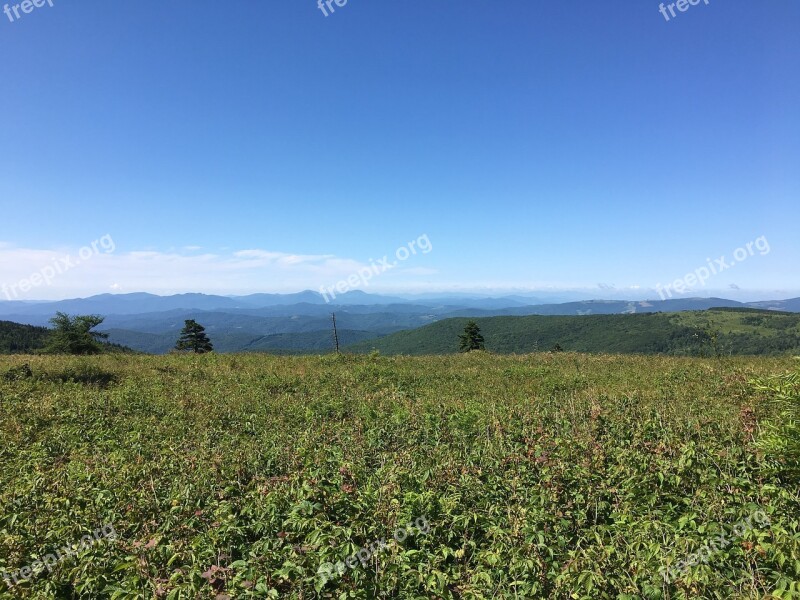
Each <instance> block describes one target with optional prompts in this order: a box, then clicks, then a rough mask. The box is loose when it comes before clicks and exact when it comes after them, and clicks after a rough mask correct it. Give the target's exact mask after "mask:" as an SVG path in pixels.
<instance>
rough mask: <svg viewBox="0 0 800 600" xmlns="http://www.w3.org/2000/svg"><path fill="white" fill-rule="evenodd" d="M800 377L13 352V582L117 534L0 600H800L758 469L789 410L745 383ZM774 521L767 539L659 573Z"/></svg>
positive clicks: (796, 518) (2, 432)
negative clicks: (742, 526)
mask: <svg viewBox="0 0 800 600" xmlns="http://www.w3.org/2000/svg"><path fill="white" fill-rule="evenodd" d="M24 363H27V364H29V365H30V374H28V373H27V371H25V370H22V369H20V367H21V366H22V365H23V364H24ZM794 366H796V361H792V360H791V359H790V358H723V359H698V358H675V357H659V356H650V357H644V356H611V355H581V354H573V353H559V354H535V355H525V356H513V355H509V356H496V355H489V354H485V353H473V354H469V355H455V356H437V357H391V358H386V357H380V356H358V357H353V356H346V355H343V356H335V355H330V356H322V357H274V356H264V355H258V356H255V355H207V356H160V357H151V356H131V355H102V356H97V357H91V358H71V357H30V356H28V357H22V356H15V357H0V374H2V373H3V372H5V371H8V370H11V369H17V370H16V371H14V373H15V374H16V373H20V372H22V373H24V374H25V375H24V376H17V375H15V376H14V377H8V378H4V377H0V436H2V439H3V444H2V447H0V575H2V570H5V571H8V572H15V571H17V570H18V569H20V568H22V567H24V566H26V565H31V564H33V563H34V561H36V560H37V559H39V558H41V557H42V556H44V555H45V554H47V553H50V552H53V551H54V549H56V548H60V547H63V546H64V545H67V544H70V543H77V542H78V541H79V540H80V539H81V537H82V536H84V535H86V534H89V533H91V532H92V531H94V530H95V529H97V528H98V527H101V526H102V525H104V524H113V526H114V528H115V530H116V532H117V535H118V539H117V540H116V541H101V542H99V543H97V544H95V545H93V546H91V547H90V548H88V549H86V550H84V551H82V552H81V553H80V554H79V555H78V556H77V557H75V558H74V559H68V560H64V561H62V562H60V563H59V564H58V565H56V566H55V568H54V569H53V571H52V573H48V572H47V571H45V572H42V573H38V574H36V575H35V576H34V577H33V578H32V579H31V580H30V581H27V582H24V583H20V584H19V585H17V586H16V587H14V588H13V589H7V588H5V587H4V584H3V583H2V580H0V598H37V599H38V598H219V599H224V598H226V597H229V598H305V599H310V598H345V597H346V598H471V599H473V598H474V599H477V598H487V599H488V598H614V599H619V600H624V599H634V598H698V597H702V598H764V597H776V598H777V597H783V598H790V597H798V594H800V591H798V587H799V586H800V584H799V583H798V582H800V497H799V491H798V489H797V488H796V486H795V487H792V486H791V485H787V484H785V483H782V482H781V480H779V479H776V478H774V476H772V475H770V474H769V472H768V471H767V470H766V469H765V468H764V465H765V462H764V461H765V459H764V457H763V456H761V455H760V454H759V452H758V451H757V450H756V449H755V445H754V439H755V437H756V436H757V434H758V431H759V423H760V422H762V421H763V420H764V419H767V418H769V417H772V416H774V414H773V413H771V412H770V410H771V409H770V406H771V405H770V404H769V403H768V402H766V401H765V396H764V392H763V391H761V390H759V389H757V388H756V387H755V386H753V385H751V384H750V383H749V380H751V379H752V378H754V377H761V376H768V375H770V374H775V373H783V372H786V371H787V370H789V369H791V368H792V367H794ZM29 375H30V376H29ZM758 510H763V511H764V513H765V514H766V515H768V517H769V520H770V525H769V526H768V527H755V528H752V529H750V530H747V531H744V532H741V535H739V536H736V537H735V541H734V542H733V543H731V544H730V545H729V546H728V547H726V548H724V549H722V550H720V551H719V552H717V553H715V554H714V555H712V556H711V557H710V558H709V560H708V561H707V562H706V563H699V564H697V565H694V566H692V567H690V568H689V569H688V570H687V571H686V572H685V573H683V574H682V575H681V576H680V577H679V578H678V579H677V580H675V581H674V582H671V583H666V582H665V581H664V578H663V577H662V576H661V575H660V574H659V570H660V569H663V568H668V567H671V566H674V565H675V564H677V563H678V562H680V561H682V560H684V559H685V558H686V557H687V556H689V555H691V554H692V553H693V552H695V551H697V550H698V549H699V548H701V547H702V546H703V545H704V544H706V543H707V542H708V541H709V540H710V539H712V537H713V536H715V535H717V534H718V533H720V532H729V531H730V529H731V528H732V527H733V526H734V524H736V523H738V522H740V521H742V520H743V519H745V518H747V517H748V516H750V515H752V514H753V513H754V511H758ZM420 517H424V518H425V519H426V521H427V523H428V524H429V531H428V532H427V533H426V534H424V535H410V536H409V537H408V538H407V539H406V540H405V541H404V542H403V543H402V544H390V547H389V548H388V549H386V550H385V551H382V552H380V553H378V554H376V555H375V556H373V557H372V558H371V559H369V560H368V561H366V562H367V564H366V566H362V565H361V564H356V566H355V568H349V569H348V570H347V571H346V572H345V573H344V574H342V575H341V576H339V577H336V578H333V579H330V580H329V581H327V582H326V581H325V580H324V578H322V577H320V576H319V575H318V571H319V568H320V566H321V565H323V564H326V563H336V562H338V561H344V560H346V559H347V557H348V556H350V555H351V554H353V553H354V552H356V551H358V550H359V549H360V548H362V547H364V546H366V545H368V544H370V543H372V542H374V541H376V540H380V539H382V538H390V537H391V533H392V532H393V531H394V530H395V528H396V527H398V526H399V525H403V524H405V523H407V522H409V521H413V520H415V519H418V518H420Z"/></svg>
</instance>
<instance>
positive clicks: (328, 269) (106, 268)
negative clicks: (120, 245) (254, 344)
mask: <svg viewBox="0 0 800 600" xmlns="http://www.w3.org/2000/svg"><path fill="white" fill-rule="evenodd" d="M193 248H194V247H193ZM67 257H72V263H74V264H72V265H71V266H70V267H68V268H67V267H64V269H63V272H59V273H57V274H55V275H54V276H50V277H47V278H43V277H42V276H43V274H44V273H47V274H48V275H50V272H51V271H53V270H55V267H56V266H57V265H59V264H60V262H63V261H64V260H65V259H66V258H67ZM77 257H78V249H77V248H66V249H63V248H62V249H58V250H46V249H33V248H17V247H13V246H12V245H10V244H3V243H0V286H3V285H5V286H6V287H5V288H4V289H2V290H0V300H31V299H57V298H64V297H74V296H89V295H92V294H97V293H105V292H109V291H112V292H121V291H126V292H133V291H145V292H151V293H157V294H172V293H181V292H206V293H218V294H240V293H251V292H295V291H298V290H302V289H313V290H319V289H320V287H321V286H323V285H330V284H331V283H335V282H337V281H339V280H341V279H346V278H347V277H348V276H350V275H351V274H353V273H356V272H358V271H359V270H361V269H363V268H365V267H367V266H368V263H364V262H360V261H358V260H354V259H349V258H343V257H337V256H335V255H331V254H324V255H311V254H309V255H303V254H291V253H286V252H276V251H270V250H263V249H258V248H250V249H245V250H237V251H233V252H223V251H218V252H216V253H212V252H204V253H202V254H198V253H197V252H196V250H189V249H188V247H187V248H186V249H184V250H181V251H178V250H172V249H171V250H170V251H167V252H162V251H158V250H153V249H142V250H134V251H129V252H121V251H119V250H115V251H108V252H107V251H106V250H104V249H103V248H99V249H98V251H97V252H93V253H92V255H91V256H89V257H87V258H85V259H84V260H79V259H78V258H77ZM404 271H405V274H406V275H410V274H416V275H427V274H432V273H433V272H435V271H431V270H425V269H422V270H418V269H415V268H409V269H397V270H396V272H395V271H391V272H387V273H385V274H382V275H381V276H380V277H379V278H377V277H376V279H375V280H373V281H372V282H371V285H370V287H371V288H373V289H372V290H371V289H367V288H365V289H366V290H367V291H374V290H375V289H377V287H378V284H379V283H381V284H383V285H391V283H392V280H393V279H395V277H396V276H400V275H402V274H403V272H404ZM43 279H48V280H49V281H48V282H44V281H43ZM378 279H380V282H379V281H378ZM37 281H38V283H37ZM24 282H27V284H25V283H24ZM23 288H26V289H23Z"/></svg>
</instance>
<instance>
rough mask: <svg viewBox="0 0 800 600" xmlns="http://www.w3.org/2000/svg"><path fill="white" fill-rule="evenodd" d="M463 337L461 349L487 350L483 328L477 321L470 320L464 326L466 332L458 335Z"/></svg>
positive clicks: (464, 350) (468, 350)
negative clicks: (482, 333)
mask: <svg viewBox="0 0 800 600" xmlns="http://www.w3.org/2000/svg"><path fill="white" fill-rule="evenodd" d="M458 337H459V338H460V339H461V345H460V347H459V350H461V352H471V351H472V350H485V349H486V348H485V347H484V344H483V336H482V335H481V329H480V327H478V324H477V323H476V322H475V321H470V322H469V323H467V326H466V327H464V333H463V334H462V335H460V336H458Z"/></svg>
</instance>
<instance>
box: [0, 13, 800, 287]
mask: <svg viewBox="0 0 800 600" xmlns="http://www.w3.org/2000/svg"><path fill="white" fill-rule="evenodd" d="M52 2H53V6H52V7H50V6H49V5H48V4H44V6H42V7H41V8H36V9H35V10H33V12H31V13H30V14H22V13H21V18H19V19H15V20H14V21H13V22H12V21H10V20H9V19H8V18H7V17H6V16H5V15H4V14H1V13H0V53H1V54H2V56H3V57H4V59H3V60H2V61H0V81H1V82H2V90H3V93H2V94H0V114H2V115H3V124H2V127H0V149H2V158H3V160H1V161H0V208H1V210H2V218H1V219H0V283H18V282H19V281H21V280H23V279H25V278H28V279H29V278H30V276H31V275H32V274H33V273H37V272H40V271H41V270H42V268H44V267H43V266H44V265H48V264H50V262H52V261H53V260H54V259H55V258H56V257H58V256H63V255H65V254H75V253H77V252H78V250H79V249H80V248H81V247H83V246H87V245H90V244H91V242H92V241H95V240H98V239H99V238H101V237H102V236H104V235H108V236H111V237H112V238H113V240H114V250H113V252H108V253H106V252H99V253H98V255H97V256H95V257H93V258H92V259H91V260H85V261H82V263H81V264H80V265H78V266H76V267H75V268H74V269H71V270H69V272H65V273H63V274H60V275H59V276H58V277H55V278H53V279H52V281H51V285H46V286H45V285H40V286H33V288H32V289H31V290H30V291H29V292H26V293H19V296H18V298H59V297H67V296H75V295H89V294H93V293H101V292H107V291H114V292H129V291H151V292H156V293H172V292H183V291H203V292H215V293H231V294H234V293H247V292H254V291H296V290H299V289H305V288H311V289H318V288H319V287H320V286H323V285H325V286H328V285H331V284H335V283H336V282H337V280H341V279H343V278H346V277H347V276H348V275H349V274H351V273H353V272H354V270H357V269H358V268H361V267H363V265H365V264H368V263H369V261H370V259H380V258H381V257H382V256H384V255H391V254H394V252H395V250H396V249H398V248H400V247H402V246H405V245H406V244H407V243H408V242H410V241H411V240H416V239H418V238H419V237H420V236H422V235H427V236H428V239H429V240H430V242H431V246H432V248H433V249H432V251H430V252H428V253H426V254H424V255H423V254H421V253H420V254H417V255H414V256H412V257H410V258H409V259H408V260H406V261H404V262H402V264H399V265H398V266H397V268H395V269H393V270H392V271H391V272H387V273H384V274H382V275H381V276H380V277H376V278H375V279H374V280H373V282H372V283H371V285H370V286H369V288H367V291H398V290H401V291H402V290H404V291H409V292H414V291H426V290H456V289H458V290H480V291H507V290H512V289H514V290H542V289H562V288H565V289H573V288H587V289H590V290H591V289H595V290H597V294H596V295H597V296H598V297H604V296H610V295H611V294H612V292H611V291H610V288H606V289H600V288H598V287H597V285H598V284H599V283H601V284H603V286H614V290H615V292H614V293H619V294H621V295H622V296H626V295H629V296H631V297H633V296H634V295H636V294H640V295H641V294H643V295H645V296H649V297H653V294H652V293H649V292H648V290H650V289H652V288H653V287H654V286H655V285H656V284H659V283H661V284H663V283H668V282H671V281H673V280H675V279H678V278H681V277H683V276H684V275H685V274H687V273H689V272H693V271H695V270H696V269H697V268H698V267H702V266H703V265H705V264H706V260H707V259H708V258H717V257H720V256H723V255H727V256H730V255H731V254H732V253H733V251H734V250H735V249H736V248H738V247H741V246H744V245H745V244H746V243H747V242H751V241H753V240H756V239H757V238H761V237H763V238H766V239H767V240H768V241H769V248H770V250H769V252H768V253H767V254H763V255H762V254H760V253H756V254H755V255H753V256H750V257H748V258H747V260H744V261H742V262H741V263H740V264H737V265H736V267H735V268H731V269H729V270H728V271H726V272H725V273H720V274H718V275H716V276H714V277H713V278H712V279H711V280H710V281H709V282H708V283H707V284H706V286H705V287H696V288H694V289H691V290H689V292H687V293H691V294H692V295H706V294H707V293H708V292H710V291H712V290H728V291H729V292H730V293H728V294H727V295H728V296H730V297H734V296H735V295H736V294H735V293H734V292H736V293H741V294H755V295H756V296H760V295H763V296H764V297H777V296H781V295H783V296H788V295H798V293H797V290H800V275H799V273H800V271H798V269H797V263H798V258H800V235H798V224H800V110H798V107H800V36H798V35H797V30H798V26H799V25H800V4H798V3H797V2H796V0H771V1H770V2H768V3H755V2H746V1H744V0H725V1H724V2H723V1H722V0H710V2H709V4H708V5H706V4H705V3H704V2H701V3H700V4H699V5H697V6H691V7H689V9H688V10H687V11H686V12H684V13H677V16H676V17H675V18H672V19H671V20H670V21H669V22H667V21H666V20H665V19H664V17H663V16H662V15H661V14H660V13H659V10H658V9H659V5H658V2H653V1H651V0H637V1H636V2H591V3H590V2H578V0H566V1H559V2H555V1H553V2H540V1H532V0H505V1H503V2H498V1H497V0H491V1H490V0H469V1H466V0H462V1H458V2H457V1H455V0H436V1H432V0H402V1H401V0H379V1H374V0H371V1H367V0H349V1H348V3H347V4H346V5H345V6H344V7H341V8H336V11H335V13H334V14H330V15H329V16H328V17H325V16H324V15H323V14H322V12H321V11H320V10H319V9H318V8H317V5H316V2H315V1H314V0H267V1H262V2H256V1H254V0H246V1H245V0H237V1H233V2H228V3H220V2H213V3H212V2H209V1H206V0H192V1H191V2H189V1H188V0H176V1H172V2H169V3H167V2H163V0H162V1H159V2H157V1H156V0H138V1H136V2H125V3H122V2H119V3H117V2H113V3H112V2H107V1H100V0H81V2H72V1H69V2H68V1H66V0H52ZM2 4H3V2H2V1H0V5H2ZM9 4H10V6H11V7H12V8H13V6H14V4H16V3H15V2H12V3H9ZM12 14H13V12H12ZM731 286H736V287H738V288H741V289H740V290H734V289H733V288H732V287H731ZM602 292H605V293H602ZM0 299H4V298H0Z"/></svg>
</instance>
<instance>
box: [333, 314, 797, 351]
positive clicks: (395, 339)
mask: <svg viewBox="0 0 800 600" xmlns="http://www.w3.org/2000/svg"><path fill="white" fill-rule="evenodd" d="M469 320H470V319H467V318H454V319H446V320H442V321H438V322H436V323H433V324H431V325H428V326H425V327H421V328H419V329H414V330H411V331H401V332H398V333H394V334H391V335H388V336H384V337H381V338H378V339H374V340H368V341H364V342H359V343H357V344H353V345H351V346H349V347H347V348H346V350H348V351H352V352H369V351H372V350H378V351H380V352H381V353H383V354H409V355H427V354H452V353H456V352H458V339H459V338H458V336H459V334H460V333H462V331H463V329H464V326H465V325H466V323H467V322H468V321H469ZM476 321H477V322H478V324H479V326H480V328H481V331H482V333H483V335H484V337H485V339H486V349H487V350H489V351H491V352H497V353H501V354H507V353H517V354H524V353H529V352H540V351H547V350H550V349H552V348H553V347H554V346H555V345H556V344H558V345H560V346H561V347H562V348H563V349H564V350H567V351H576V352H604V353H619V354H627V353H640V354H670V355H713V354H717V353H718V354H726V355H727V354H763V355H772V354H776V355H777V354H786V353H789V352H798V351H800V315H798V314H793V313H775V312H770V311H763V310H753V309H711V310H708V311H697V312H683V313H669V314H667V313H655V314H653V313H645V314H628V315H586V316H578V317H573V316H539V315H534V316H525V317H488V318H482V319H476Z"/></svg>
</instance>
